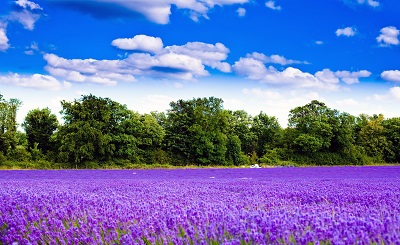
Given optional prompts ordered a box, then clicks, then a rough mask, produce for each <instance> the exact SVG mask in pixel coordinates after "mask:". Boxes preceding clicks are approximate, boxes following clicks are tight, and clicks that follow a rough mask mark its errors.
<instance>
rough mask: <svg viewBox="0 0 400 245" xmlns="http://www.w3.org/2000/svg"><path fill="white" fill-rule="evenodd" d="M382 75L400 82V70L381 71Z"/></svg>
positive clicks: (389, 79) (386, 78)
mask: <svg viewBox="0 0 400 245" xmlns="http://www.w3.org/2000/svg"><path fill="white" fill-rule="evenodd" d="M381 77H382V78H383V79H385V80H387V81H392V82H400V71H399V70H389V71H384V72H382V73H381Z"/></svg>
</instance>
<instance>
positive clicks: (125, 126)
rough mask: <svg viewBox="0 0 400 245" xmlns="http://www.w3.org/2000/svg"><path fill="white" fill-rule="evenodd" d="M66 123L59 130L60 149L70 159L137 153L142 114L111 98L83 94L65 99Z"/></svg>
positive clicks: (111, 156) (83, 159)
mask: <svg viewBox="0 0 400 245" xmlns="http://www.w3.org/2000/svg"><path fill="white" fill-rule="evenodd" d="M61 105H62V111H61V113H62V114H63V118H64V120H65V123H64V125H63V126H62V127H60V130H59V131H58V132H57V139H58V141H59V142H60V149H59V150H60V152H61V153H62V154H63V155H66V156H67V159H66V160H68V161H72V162H75V163H81V162H84V161H91V160H96V161H104V160H111V159H113V158H126V159H129V158H131V157H132V156H133V155H134V154H136V150H135V148H136V147H137V142H136V137H135V135H136V134H137V129H138V128H139V127H138V125H139V124H140V123H139V115H138V114H137V113H134V112H132V111H129V110H128V109H127V108H126V105H121V104H119V103H117V102H115V101H112V100H111V99H109V98H100V97H96V96H94V95H84V96H82V98H81V99H79V100H75V101H74V102H67V101H62V102H61Z"/></svg>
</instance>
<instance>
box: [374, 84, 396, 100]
mask: <svg viewBox="0 0 400 245" xmlns="http://www.w3.org/2000/svg"><path fill="white" fill-rule="evenodd" d="M372 99H373V100H376V101H390V100H393V99H395V100H400V87H399V86H395V87H393V88H390V89H389V91H388V92H387V93H386V94H374V95H373V96H372Z"/></svg>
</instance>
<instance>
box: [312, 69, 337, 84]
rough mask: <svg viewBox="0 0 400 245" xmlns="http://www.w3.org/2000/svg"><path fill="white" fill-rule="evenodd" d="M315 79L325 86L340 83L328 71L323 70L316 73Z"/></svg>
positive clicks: (332, 73) (333, 74)
mask: <svg viewBox="0 0 400 245" xmlns="http://www.w3.org/2000/svg"><path fill="white" fill-rule="evenodd" d="M315 77H316V78H317V79H318V80H319V81H321V82H322V83H326V84H337V83H339V82H340V81H339V78H338V77H337V76H336V75H335V73H334V72H333V71H331V70H329V69H323V70H322V71H318V72H316V73H315Z"/></svg>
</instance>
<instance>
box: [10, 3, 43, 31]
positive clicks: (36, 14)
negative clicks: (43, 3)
mask: <svg viewBox="0 0 400 245" xmlns="http://www.w3.org/2000/svg"><path fill="white" fill-rule="evenodd" d="M15 5H16V6H17V7H18V9H17V10H16V11H12V12H11V13H10V14H9V15H8V16H7V17H6V19H7V20H9V21H17V22H19V23H20V24H21V25H23V26H24V28H25V29H27V30H33V29H34V28H35V23H36V21H38V20H39V19H40V17H41V11H42V10H43V9H42V8H41V7H40V5H39V4H36V3H34V2H31V1H28V0H18V1H16V2H15Z"/></svg>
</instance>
